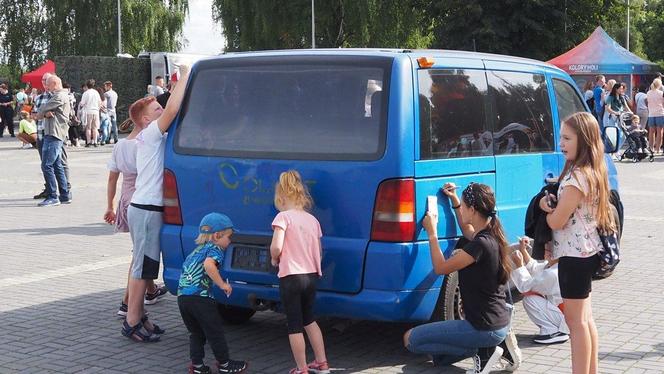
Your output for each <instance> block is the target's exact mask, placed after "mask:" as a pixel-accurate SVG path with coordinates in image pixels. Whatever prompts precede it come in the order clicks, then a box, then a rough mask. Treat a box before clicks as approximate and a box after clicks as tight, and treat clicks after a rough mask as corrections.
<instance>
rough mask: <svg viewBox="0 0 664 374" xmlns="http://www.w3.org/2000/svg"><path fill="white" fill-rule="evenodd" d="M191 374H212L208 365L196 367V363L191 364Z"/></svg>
mask: <svg viewBox="0 0 664 374" xmlns="http://www.w3.org/2000/svg"><path fill="white" fill-rule="evenodd" d="M189 374H210V367H209V366H206V365H203V366H201V367H195V366H194V364H189Z"/></svg>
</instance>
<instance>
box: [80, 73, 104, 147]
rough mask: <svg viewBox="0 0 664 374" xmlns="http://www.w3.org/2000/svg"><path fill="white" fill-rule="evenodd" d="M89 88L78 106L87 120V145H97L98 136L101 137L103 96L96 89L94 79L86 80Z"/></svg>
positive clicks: (86, 85)
mask: <svg viewBox="0 0 664 374" xmlns="http://www.w3.org/2000/svg"><path fill="white" fill-rule="evenodd" d="M85 87H86V88H87V89H86V90H85V92H83V96H82V97H81V102H80V103H79V105H78V107H79V110H80V112H81V117H84V118H85V120H84V122H85V146H86V147H91V146H95V147H96V146H97V145H98V144H97V138H98V137H99V132H98V129H99V110H100V108H101V96H100V95H99V92H97V90H96V89H95V81H94V79H88V80H87V81H86V82H85Z"/></svg>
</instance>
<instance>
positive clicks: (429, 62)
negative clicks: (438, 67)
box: [417, 57, 434, 69]
mask: <svg viewBox="0 0 664 374" xmlns="http://www.w3.org/2000/svg"><path fill="white" fill-rule="evenodd" d="M433 63H434V60H433V58H431V57H420V58H418V59H417V64H418V65H420V67H421V68H425V69H426V68H430V67H432V66H433Z"/></svg>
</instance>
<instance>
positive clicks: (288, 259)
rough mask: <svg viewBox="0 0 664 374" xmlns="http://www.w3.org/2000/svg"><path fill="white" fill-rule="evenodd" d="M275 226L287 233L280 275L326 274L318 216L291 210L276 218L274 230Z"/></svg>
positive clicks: (273, 222) (280, 262)
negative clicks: (323, 267)
mask: <svg viewBox="0 0 664 374" xmlns="http://www.w3.org/2000/svg"><path fill="white" fill-rule="evenodd" d="M275 227H279V228H281V229H283V230H284V231H285V233H286V234H285V236H284V245H283V248H282V249H281V258H280V259H279V273H278V274H277V275H278V277H279V278H283V277H285V276H288V275H293V274H311V273H318V275H319V276H321V275H323V272H322V270H321V267H320V261H321V248H320V238H321V237H322V236H323V233H322V231H321V229H320V223H318V220H317V219H316V217H314V216H312V215H311V214H309V213H307V212H305V211H303V210H296V209H291V210H287V211H285V212H280V213H279V214H277V216H276V217H274V220H273V221H272V229H274V228H275Z"/></svg>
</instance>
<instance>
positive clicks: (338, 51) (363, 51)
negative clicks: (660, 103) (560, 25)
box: [219, 48, 563, 72]
mask: <svg viewBox="0 0 664 374" xmlns="http://www.w3.org/2000/svg"><path fill="white" fill-rule="evenodd" d="M328 54H335V55H362V56H397V55H407V56H409V57H410V58H413V59H416V58H418V57H422V56H427V57H434V58H436V57H442V58H463V59H469V60H483V61H498V62H506V63H515V64H528V65H534V66H539V67H542V68H548V69H553V70H559V71H561V72H562V71H563V70H561V69H559V68H558V67H556V66H554V65H551V64H549V63H546V62H543V61H539V60H534V59H530V58H525V57H516V56H507V55H499V54H493V53H483V52H471V51H458V50H448V49H399V48H317V49H280V50H265V51H248V52H225V53H222V54H220V55H219V56H220V57H221V56H227V57H230V56H236V55H241V56H280V55H301V56H305V55H308V56H311V55H328Z"/></svg>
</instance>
